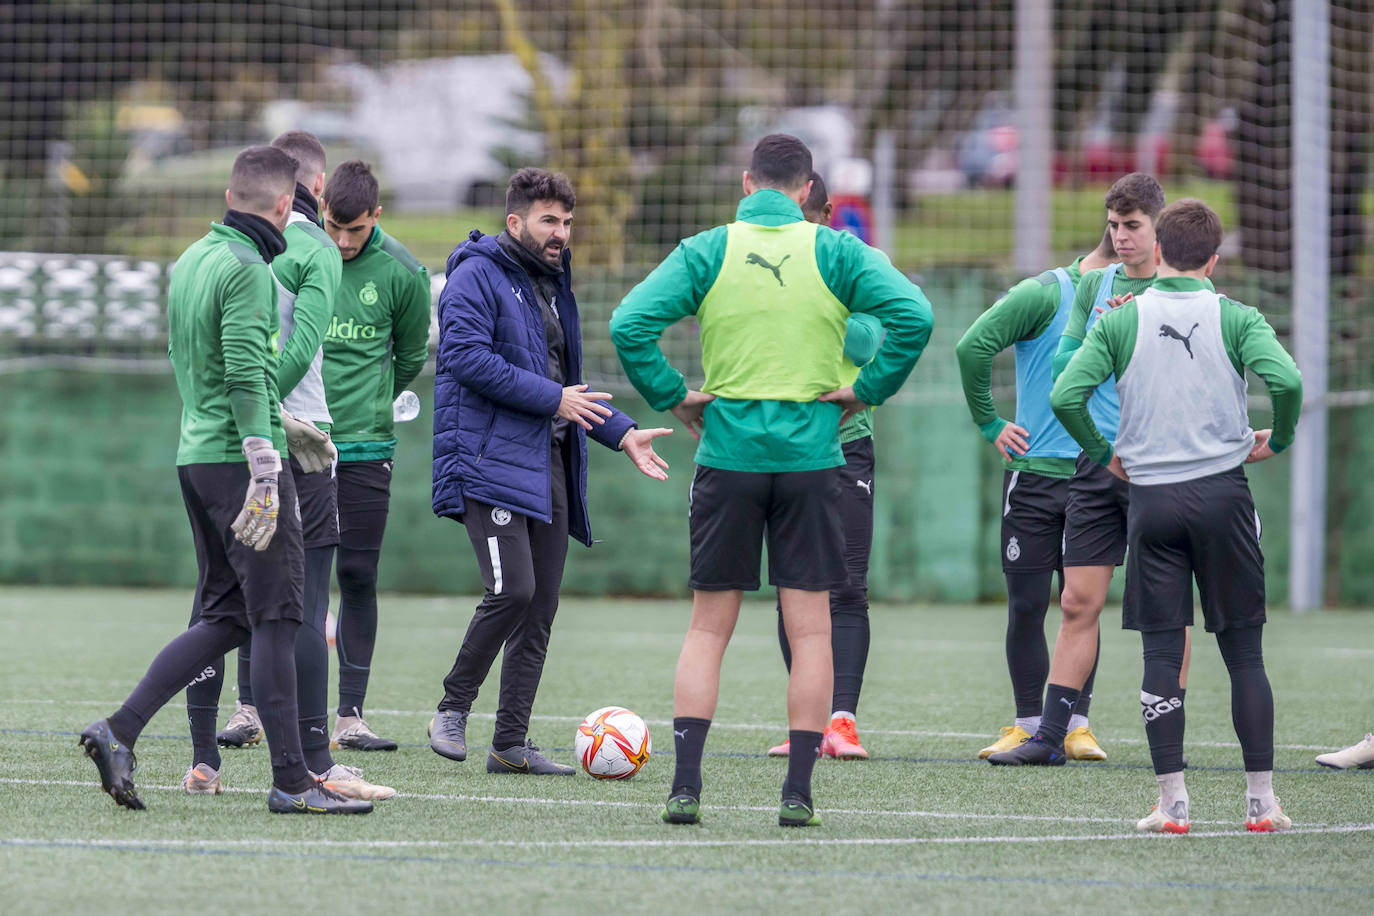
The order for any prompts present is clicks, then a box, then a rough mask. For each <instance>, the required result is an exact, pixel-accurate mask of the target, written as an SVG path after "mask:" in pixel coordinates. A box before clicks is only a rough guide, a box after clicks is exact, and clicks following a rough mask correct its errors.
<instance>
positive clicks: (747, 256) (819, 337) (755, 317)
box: [697, 222, 858, 401]
mask: <svg viewBox="0 0 1374 916" xmlns="http://www.w3.org/2000/svg"><path fill="white" fill-rule="evenodd" d="M726 231H727V236H726V243H725V257H724V260H723V262H722V264H721V268H720V274H719V275H718V276H717V277H716V282H715V283H714V284H713V285H712V286H711V289H710V291H709V292H708V293H707V294H706V298H705V299H703V300H702V302H701V305H700V306H698V308H697V321H698V322H700V324H701V352H702V368H703V369H704V370H705V373H706V383H705V384H704V385H703V386H702V390H703V391H705V392H707V393H708V394H713V395H715V396H716V397H720V398H731V399H734V400H754V401H814V400H815V399H816V398H817V397H818V396H820V395H822V394H825V393H826V392H828V391H834V390H835V389H836V388H839V387H841V386H843V385H845V384H849V383H851V382H852V381H853V380H854V378H855V377H857V375H858V370H857V369H854V370H853V375H850V374H849V373H846V372H843V371H842V364H843V363H845V362H846V360H845V359H844V355H843V353H844V332H845V319H846V318H848V317H849V310H848V309H847V308H845V306H844V305H843V304H842V303H841V302H840V301H839V300H838V299H836V298H835V296H834V295H833V294H832V293H831V292H830V289H829V287H827V286H826V285H825V281H824V280H823V279H822V278H821V272H820V268H819V267H818V266H817V264H816V225H815V224H814V223H808V222H794V223H787V224H785V225H782V226H759V225H756V224H754V223H746V222H734V223H731V224H730V225H729V226H728V227H726Z"/></svg>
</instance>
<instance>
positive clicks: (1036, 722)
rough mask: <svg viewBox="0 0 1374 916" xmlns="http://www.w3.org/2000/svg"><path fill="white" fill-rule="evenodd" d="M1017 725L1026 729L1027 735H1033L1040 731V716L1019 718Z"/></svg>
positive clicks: (1017, 718)
mask: <svg viewBox="0 0 1374 916" xmlns="http://www.w3.org/2000/svg"><path fill="white" fill-rule="evenodd" d="M1016 724H1017V725H1019V726H1021V728H1023V729H1025V731H1026V734H1028V735H1033V734H1035V733H1036V732H1037V731H1039V730H1040V717H1039V716H1017V717H1016Z"/></svg>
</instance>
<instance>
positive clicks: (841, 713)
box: [830, 709, 859, 723]
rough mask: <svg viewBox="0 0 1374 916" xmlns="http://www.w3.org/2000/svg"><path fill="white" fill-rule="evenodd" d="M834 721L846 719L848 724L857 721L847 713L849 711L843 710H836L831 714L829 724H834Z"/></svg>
mask: <svg viewBox="0 0 1374 916" xmlns="http://www.w3.org/2000/svg"><path fill="white" fill-rule="evenodd" d="M836 719H848V720H849V721H850V722H855V723H857V722H858V721H859V720H858V718H857V717H855V715H854V714H853V713H852V712H849V711H847V710H844V709H837V710H835V711H834V712H832V713H831V714H830V721H831V722H834V721H835V720H836Z"/></svg>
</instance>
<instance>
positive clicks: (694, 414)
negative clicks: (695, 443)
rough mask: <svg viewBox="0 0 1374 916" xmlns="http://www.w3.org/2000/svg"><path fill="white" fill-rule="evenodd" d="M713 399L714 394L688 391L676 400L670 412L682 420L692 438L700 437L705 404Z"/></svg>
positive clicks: (714, 397)
mask: <svg viewBox="0 0 1374 916" xmlns="http://www.w3.org/2000/svg"><path fill="white" fill-rule="evenodd" d="M715 399H716V396H715V395H714V394H706V393H704V392H701V391H688V392H687V396H686V397H685V398H683V399H682V400H681V401H678V402H677V406H675V407H673V408H671V410H670V413H672V415H673V416H675V417H677V418H678V419H679V420H681V421H682V425H683V426H685V427H687V432H689V433H691V434H692V438H693V439H700V438H701V419H702V413H703V412H704V411H705V410H706V405H707V404H709V403H711V402H712V401H714V400H715Z"/></svg>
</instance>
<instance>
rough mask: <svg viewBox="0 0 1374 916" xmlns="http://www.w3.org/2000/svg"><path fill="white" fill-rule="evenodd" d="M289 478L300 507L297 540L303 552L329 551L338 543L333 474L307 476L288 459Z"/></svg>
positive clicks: (337, 502) (337, 518) (336, 487)
mask: <svg viewBox="0 0 1374 916" xmlns="http://www.w3.org/2000/svg"><path fill="white" fill-rule="evenodd" d="M291 476H292V477H293V478H295V481H296V497H297V498H298V499H299V500H300V503H301V538H302V540H303V541H304V543H305V549H306V550H310V549H312V548H314V547H333V546H334V545H336V544H338V543H339V490H338V484H337V482H336V481H335V479H334V472H333V471H332V470H330V471H318V472H316V473H314V474H307V473H305V471H304V470H302V469H301V465H300V462H298V461H297V460H296V459H295V458H292V459H291Z"/></svg>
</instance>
